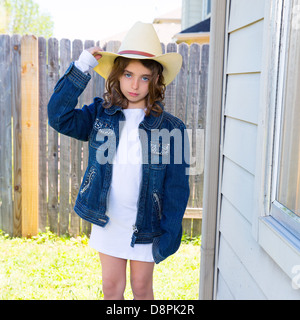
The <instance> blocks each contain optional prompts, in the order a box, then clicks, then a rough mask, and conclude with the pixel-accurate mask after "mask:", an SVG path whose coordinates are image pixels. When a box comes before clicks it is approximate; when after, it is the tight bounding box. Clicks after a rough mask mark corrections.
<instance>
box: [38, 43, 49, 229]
mask: <svg viewBox="0 0 300 320" xmlns="http://www.w3.org/2000/svg"><path fill="white" fill-rule="evenodd" d="M38 42H39V125H40V130H39V144H40V148H39V175H40V176H39V183H40V185H39V230H41V231H45V230H46V227H47V184H46V181H47V103H48V88H47V41H46V39H45V38H42V37H40V38H39V39H38Z"/></svg>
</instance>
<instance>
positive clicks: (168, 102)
mask: <svg viewBox="0 0 300 320" xmlns="http://www.w3.org/2000/svg"><path fill="white" fill-rule="evenodd" d="M169 52H177V44H176V43H169V44H168V45H167V53H169ZM176 88H177V86H176V80H174V81H172V82H171V83H170V84H169V85H168V86H167V88H166V94H165V110H166V111H167V112H170V113H171V114H175V110H176Z"/></svg>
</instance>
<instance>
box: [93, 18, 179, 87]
mask: <svg viewBox="0 0 300 320" xmlns="http://www.w3.org/2000/svg"><path fill="white" fill-rule="evenodd" d="M99 54H101V56H102V58H101V59H99V63H98V65H97V66H96V67H95V68H94V70H95V71H96V72H97V73H99V74H100V75H101V76H102V77H103V78H104V79H107V78H108V76H109V74H110V72H111V70H112V67H113V65H114V61H115V59H116V58H117V57H124V58H131V59H151V60H155V61H157V62H159V63H160V64H161V65H162V66H163V76H164V79H165V84H166V85H168V84H169V83H171V82H172V81H173V80H174V79H175V77H176V75H177V74H178V72H179V71H180V68H181V65H182V56H181V55H180V54H179V53H176V52H171V53H166V54H162V49H161V44H160V41H159V38H158V36H157V34H156V32H155V29H154V27H153V25H152V24H150V23H142V22H137V23H135V24H134V26H133V27H132V28H131V29H130V30H129V31H128V33H127V35H126V36H125V38H124V39H123V41H122V44H121V46H120V49H119V52H118V53H113V52H106V51H101V52H99Z"/></svg>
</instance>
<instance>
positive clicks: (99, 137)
mask: <svg viewBox="0 0 300 320" xmlns="http://www.w3.org/2000/svg"><path fill="white" fill-rule="evenodd" d="M181 63H182V58H181V56H180V55H179V54H177V53H168V54H162V52H161V45H160V41H159V39H158V37H157V35H156V32H155V30H154V28H153V26H152V25H151V24H144V23H141V22H138V23H136V24H135V25H134V26H133V28H132V29H131V30H130V31H129V32H128V34H127V36H126V37H125V38H124V40H123V42H122V45H121V47H120V51H119V53H118V54H115V53H110V52H103V51H102V50H101V49H100V48H97V47H93V48H90V49H88V50H85V51H83V53H82V54H81V56H80V58H79V60H78V61H76V62H75V63H72V64H71V65H70V67H69V69H68V70H67V71H66V73H65V75H64V76H63V77H62V78H61V79H60V80H59V81H58V83H57V84H56V86H55V88H54V93H53V95H52V97H51V99H50V101H49V104H48V116H49V124H50V125H51V126H52V127H53V128H54V129H56V130H57V131H58V132H60V133H62V134H66V135H69V136H71V137H74V138H76V139H80V140H84V141H89V161H88V167H87V170H86V173H85V175H84V178H83V181H82V185H81V187H80V190H79V193H78V196H77V200H76V203H75V207H74V210H75V212H76V213H77V214H78V215H79V216H80V217H81V218H83V219H85V220H87V221H89V222H91V223H92V224H93V228H92V233H91V237H90V246H91V247H93V248H95V249H96V250H97V251H98V252H99V255H100V261H101V266H102V286H103V293H104V299H123V294H124V290H125V285H126V264H127V260H129V261H130V271H131V272H130V281H131V288H132V291H133V295H134V299H136V300H138V299H148V300H150V299H154V295H153V288H152V282H153V269H154V263H160V262H161V261H163V260H164V259H166V258H167V257H168V256H170V255H171V254H173V253H175V252H176V251H177V250H178V248H179V245H180V242H181V236H182V229H181V223H182V218H183V215H184V212H185V209H186V205H187V201H188V197H189V183H188V172H187V169H188V164H187V162H188V161H185V160H186V158H187V156H188V155H189V145H188V141H187V139H186V137H185V126H184V124H183V122H182V121H181V120H179V119H178V118H176V117H174V116H172V115H171V114H169V113H167V112H165V111H164V110H163V98H164V92H165V86H166V85H168V84H169V83H170V82H172V81H173V79H174V78H175V77H176V75H177V73H178V72H179V70H180V68H181ZM91 68H94V70H95V71H96V72H98V73H99V74H100V75H101V76H103V77H104V78H105V79H106V80H107V81H106V93H105V94H104V96H103V99H102V98H95V99H94V102H93V103H92V104H91V105H89V106H83V108H82V109H75V107H76V105H77V102H78V97H79V96H80V94H81V93H82V92H83V90H84V89H85V87H86V85H87V83H88V81H89V80H90V78H91V76H90V75H89V74H88V71H89V70H90V69H91Z"/></svg>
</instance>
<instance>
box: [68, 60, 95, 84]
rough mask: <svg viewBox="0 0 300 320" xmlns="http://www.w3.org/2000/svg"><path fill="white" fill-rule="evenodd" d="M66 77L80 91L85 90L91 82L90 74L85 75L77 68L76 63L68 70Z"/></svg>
mask: <svg viewBox="0 0 300 320" xmlns="http://www.w3.org/2000/svg"><path fill="white" fill-rule="evenodd" d="M64 77H68V79H69V80H70V81H71V82H72V83H73V84H74V85H75V86H76V87H78V88H79V89H82V90H84V89H85V87H86V86H87V84H88V82H89V81H90V80H91V75H90V74H85V73H84V72H82V71H80V70H79V69H78V68H76V66H75V63H74V62H72V63H71V65H70V66H69V68H68V69H67V71H66V73H65V75H64Z"/></svg>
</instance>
